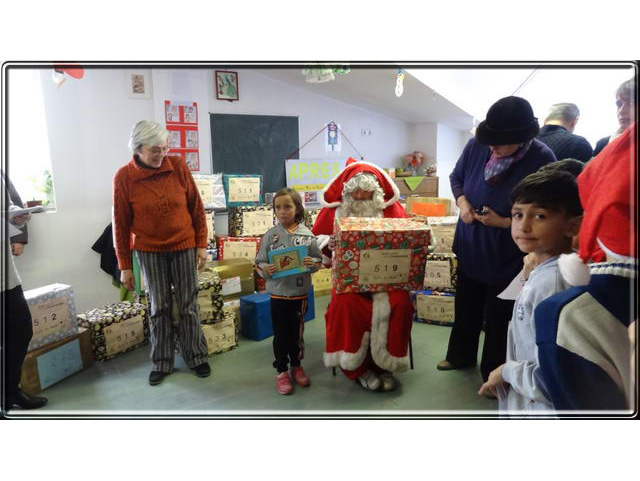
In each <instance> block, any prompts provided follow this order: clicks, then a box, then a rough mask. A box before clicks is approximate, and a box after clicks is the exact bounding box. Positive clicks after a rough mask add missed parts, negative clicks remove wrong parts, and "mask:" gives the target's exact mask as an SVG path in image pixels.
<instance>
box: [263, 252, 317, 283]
mask: <svg viewBox="0 0 640 481" xmlns="http://www.w3.org/2000/svg"><path fill="white" fill-rule="evenodd" d="M307 255H308V253H307V246H294V247H285V248H284V249H276V250H273V251H271V252H269V263H270V264H273V265H275V266H276V272H275V273H274V274H273V275H272V276H271V278H272V279H278V278H280V277H286V276H292V275H294V274H300V273H303V272H309V271H310V269H309V268H308V267H305V266H304V258H305V257H307Z"/></svg>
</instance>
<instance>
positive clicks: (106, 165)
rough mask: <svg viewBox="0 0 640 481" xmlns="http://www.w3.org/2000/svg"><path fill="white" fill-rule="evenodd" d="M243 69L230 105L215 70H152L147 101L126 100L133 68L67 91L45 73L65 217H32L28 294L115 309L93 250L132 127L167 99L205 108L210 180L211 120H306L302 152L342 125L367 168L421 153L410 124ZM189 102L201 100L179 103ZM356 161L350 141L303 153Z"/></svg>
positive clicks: (89, 75) (25, 271) (60, 213)
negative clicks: (51, 292) (54, 286)
mask: <svg viewBox="0 0 640 481" xmlns="http://www.w3.org/2000/svg"><path fill="white" fill-rule="evenodd" d="M238 71H239V94H240V101H238V102H233V103H230V102H227V101H220V100H217V99H215V96H214V91H213V87H212V85H213V80H212V79H213V70H208V69H207V70H204V69H203V70H194V71H170V70H157V71H153V72H150V73H151V76H152V83H153V98H152V99H149V100H146V99H130V98H128V97H127V93H126V92H127V85H126V78H125V69H107V68H100V69H86V73H85V77H84V78H83V79H82V80H76V79H72V78H69V79H68V80H67V81H66V82H65V83H64V84H63V85H62V86H61V87H60V88H57V87H56V86H55V85H54V84H53V82H52V81H51V71H50V70H48V69H47V70H43V72H42V87H43V91H44V101H45V109H46V117H47V125H48V128H49V137H50V148H51V160H52V168H53V180H54V187H55V194H56V201H57V202H56V203H57V212H55V213H45V214H38V215H34V216H33V219H32V220H31V222H30V227H29V228H30V243H29V246H28V247H27V249H26V252H25V254H24V255H23V256H22V257H20V258H17V259H16V265H17V267H18V269H19V271H20V274H21V276H22V280H23V287H24V288H25V289H32V288H35V287H39V286H42V285H46V284H50V283H54V282H61V283H65V284H70V285H72V286H73V288H74V291H75V296H76V305H77V308H78V310H79V311H84V310H87V309H91V308H94V307H98V306H101V305H104V304H107V303H111V302H115V301H117V299H118V290H117V289H116V288H115V287H113V286H112V284H111V277H110V276H109V275H107V274H106V273H104V272H103V271H102V270H100V267H99V265H100V259H99V255H98V254H97V253H95V252H93V251H92V250H91V246H92V245H93V243H94V242H95V240H96V239H97V238H98V237H99V236H100V234H102V231H103V230H104V228H105V227H106V225H107V224H108V223H109V222H110V221H111V189H112V179H113V176H114V174H115V171H116V170H117V169H118V168H119V167H120V166H121V165H123V164H125V163H126V162H127V161H128V160H129V158H130V152H129V150H128V147H127V141H128V138H129V132H130V130H131V127H132V126H133V125H134V124H135V123H136V122H137V121H139V120H141V119H151V118H155V119H156V120H160V121H161V120H162V119H163V117H162V107H161V105H162V102H163V101H164V100H192V101H197V102H198V105H199V107H200V110H199V114H200V119H199V120H200V125H199V129H200V152H201V172H204V173H206V172H209V169H210V167H209V166H210V149H209V147H208V143H209V139H210V135H209V119H208V115H207V113H208V112H215V113H238V114H262V115H293V116H298V117H299V119H300V121H299V125H300V143H301V145H302V144H304V142H306V141H307V140H308V139H309V138H310V137H311V136H313V134H315V133H316V132H317V131H319V130H320V129H321V128H322V127H323V126H324V125H325V124H326V123H328V122H329V121H331V120H334V121H336V122H337V123H339V124H341V125H342V129H343V130H344V132H345V133H346V135H347V136H348V137H349V138H350V139H351V141H352V142H353V143H354V144H355V146H356V147H357V149H358V150H359V151H360V153H361V154H362V155H363V156H364V157H365V159H366V160H368V161H372V162H374V163H377V164H379V165H381V166H383V167H395V166H399V165H400V162H401V157H402V156H403V155H404V154H406V153H407V152H409V151H410V150H411V149H412V148H414V147H413V146H412V145H411V142H410V130H411V126H410V125H409V124H408V123H406V122H404V121H401V120H398V119H394V118H390V117H386V116H384V115H380V114H377V113H374V112H371V111H369V110H366V109H362V108H359V107H355V106H352V105H349V104H346V103H343V102H338V101H335V100H332V99H330V98H327V97H323V96H320V95H314V94H312V93H308V92H306V91H305V90H304V89H295V88H291V87H289V86H288V85H287V84H284V83H282V82H280V81H277V80H273V79H271V78H269V77H267V76H265V75H264V74H261V73H259V72H257V71H247V70H242V69H239V70H238ZM175 72H179V73H180V72H182V73H183V74H182V75H178V76H175V75H172V73H174V74H175ZM187 91H189V93H188V94H187V93H185V92H187ZM186 95H192V96H193V97H194V98H192V99H185V98H174V97H181V96H182V97H184V96H186ZM363 127H366V128H370V129H371V130H372V135H371V136H370V137H362V136H361V134H360V131H361V129H362V128H363ZM348 156H354V157H357V154H356V152H355V151H354V150H353V149H352V148H351V147H350V146H349V144H348V142H346V141H344V140H343V144H342V152H341V153H339V154H335V153H334V154H332V155H327V154H325V152H324V144H323V143H322V140H321V139H320V137H318V138H317V139H315V140H314V141H313V142H311V143H310V144H309V145H308V146H307V147H306V148H305V149H303V150H302V152H301V154H300V158H306V159H312V158H330V157H333V158H339V157H345V158H346V157H348ZM218 227H219V224H218V222H216V228H217V229H218ZM224 227H225V231H226V226H224ZM220 230H222V229H220ZM219 233H221V234H223V233H224V232H219Z"/></svg>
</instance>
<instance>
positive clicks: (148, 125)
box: [129, 120, 169, 154]
mask: <svg viewBox="0 0 640 481" xmlns="http://www.w3.org/2000/svg"><path fill="white" fill-rule="evenodd" d="M168 137H169V132H167V130H166V129H165V128H164V125H162V124H161V123H160V122H156V121H155V120H141V121H140V122H138V123H137V124H136V125H134V126H133V129H132V130H131V135H130V136H129V148H130V149H131V152H132V153H133V154H135V153H136V152H138V151H139V150H140V148H141V147H142V146H144V145H149V146H153V145H158V144H159V143H160V142H164V141H165V140H167V138H168Z"/></svg>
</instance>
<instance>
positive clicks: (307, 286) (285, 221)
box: [256, 188, 322, 394]
mask: <svg viewBox="0 0 640 481" xmlns="http://www.w3.org/2000/svg"><path fill="white" fill-rule="evenodd" d="M273 210H274V211H275V213H276V218H277V220H278V224H276V225H275V227H272V228H271V229H269V230H268V231H267V232H266V233H265V234H264V236H263V238H262V242H261V243H260V249H259V251H258V255H257V256H256V266H257V270H258V272H259V274H260V275H261V276H262V277H264V278H265V279H266V281H267V287H266V290H267V292H269V294H270V295H271V322H272V323H273V353H274V355H275V361H274V363H273V367H275V368H276V370H277V371H278V375H277V376H276V390H277V391H278V392H279V393H280V394H291V392H293V386H292V383H291V377H293V379H294V381H295V383H296V384H297V385H298V386H302V387H306V386H308V385H309V384H310V380H309V377H308V376H307V375H306V373H305V372H304V369H303V368H302V366H301V365H300V359H301V358H302V357H303V349H304V343H303V338H302V333H303V331H304V319H303V318H304V314H305V312H306V310H307V294H308V292H309V290H311V288H312V284H311V273H312V272H315V271H317V270H318V268H319V266H320V259H321V257H322V255H321V253H320V249H318V245H317V243H316V238H315V236H314V235H313V234H312V233H311V231H310V230H309V229H308V228H307V227H306V226H305V225H304V224H303V220H304V207H303V206H302V199H301V198H300V195H299V194H298V193H297V192H296V191H295V190H293V189H288V188H285V189H280V190H279V191H278V192H276V195H275V196H274V197H273ZM295 246H306V247H307V255H306V256H305V257H304V258H303V259H302V264H303V266H304V268H306V269H308V270H307V271H305V272H297V273H295V274H292V275H287V276H284V277H278V276H276V278H274V277H273V276H274V275H275V274H276V272H278V269H277V268H276V265H275V264H273V263H271V262H270V261H269V252H271V251H276V250H279V249H284V248H287V247H295ZM289 364H290V365H291V377H290V376H289V372H288V365H289Z"/></svg>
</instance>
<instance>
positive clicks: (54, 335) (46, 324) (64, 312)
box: [20, 284, 93, 394]
mask: <svg viewBox="0 0 640 481" xmlns="http://www.w3.org/2000/svg"><path fill="white" fill-rule="evenodd" d="M24 295H25V299H26V300H27V305H28V306H29V311H30V313H31V319H32V327H33V337H32V339H31V342H30V343H29V347H28V349H29V352H28V353H27V356H26V358H25V360H24V363H23V364H22V373H21V381H20V382H21V387H22V389H24V391H25V392H27V393H29V394H37V393H38V392H40V391H42V390H43V389H46V388H47V387H49V386H51V385H53V384H56V383H58V382H60V381H62V380H63V379H66V378H67V377H69V376H70V375H72V374H74V373H76V372H78V371H81V370H82V369H85V368H87V367H89V366H90V365H91V364H92V363H93V354H92V352H91V348H90V345H89V343H88V340H89V333H88V332H87V331H86V330H84V329H79V328H78V323H77V319H76V307H75V299H74V295H73V289H72V287H71V286H68V285H66V284H50V285H47V286H43V287H39V288H37V289H31V290H28V291H25V293H24Z"/></svg>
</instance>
